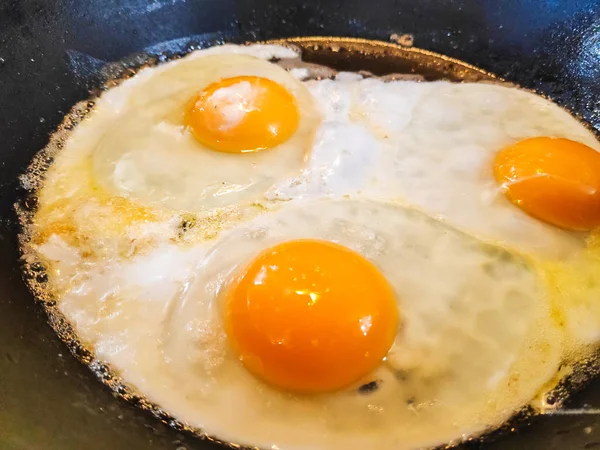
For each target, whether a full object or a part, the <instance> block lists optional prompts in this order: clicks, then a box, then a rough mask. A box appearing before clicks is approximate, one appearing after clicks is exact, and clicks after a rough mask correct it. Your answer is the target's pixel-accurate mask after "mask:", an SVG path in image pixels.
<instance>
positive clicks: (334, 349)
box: [225, 240, 398, 393]
mask: <svg viewBox="0 0 600 450" xmlns="http://www.w3.org/2000/svg"><path fill="white" fill-rule="evenodd" d="M225 323H226V330H227V334H228V336H229V338H230V340H231V342H232V346H233V347H234V349H235V350H236V351H237V352H238V354H239V356H240V359H241V361H242V363H243V364H244V365H245V367H246V368H247V369H248V370H249V371H250V372H252V373H253V374H254V375H256V376H257V377H259V378H261V379H263V380H264V381H266V382H268V383H270V384H272V385H275V386H277V387H279V388H283V389H287V390H291V391H295V392H304V393H316V392H326V391H331V390H335V389H340V388H343V387H346V386H348V385H350V384H352V383H354V382H356V381H358V380H360V379H361V378H362V377H363V376H365V375H368V374H369V373H370V372H371V371H373V369H375V368H376V367H377V366H378V365H379V364H380V363H381V360H382V359H383V358H384V357H385V356H386V354H387V352H388V350H389V349H390V347H391V345H392V343H393V342H394V339H395V336H396V334H397V328H398V310H397V306H396V301H395V296H394V293H393V291H392V289H391V287H390V285H389V284H388V282H387V281H386V279H385V278H384V277H383V275H382V274H381V273H380V272H379V271H378V270H377V268H376V267H375V266H374V265H373V264H371V263H370V262H369V261H367V260H366V259H365V258H363V257H362V256H361V255H359V254H358V253H355V252H354V251H352V250H349V249H347V248H345V247H342V246H340V245H338V244H334V243H331V242H325V241H313V240H298V241H290V242H286V243H283V244H280V245H278V246H275V247H273V248H270V249H268V250H266V251H265V252H263V253H262V254H260V255H259V256H258V257H256V258H255V259H254V260H253V261H252V262H251V263H250V264H249V265H248V266H247V267H246V268H244V270H243V271H242V272H241V273H240V274H239V275H238V276H237V278H236V279H235V281H234V282H233V284H232V286H231V287H230V288H229V290H228V292H227V294H226V298H225Z"/></svg>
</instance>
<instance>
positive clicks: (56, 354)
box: [0, 0, 600, 450]
mask: <svg viewBox="0 0 600 450" xmlns="http://www.w3.org/2000/svg"><path fill="white" fill-rule="evenodd" d="M392 34H397V35H403V34H410V35H412V38H413V40H414V45H415V46H417V47H420V48H425V49H427V50H432V51H436V52H440V53H443V54H446V55H448V56H450V57H454V58H458V59H461V60H464V61H466V62H468V63H471V64H474V65H475V66H478V67H480V68H482V69H484V70H486V71H490V72H492V73H494V74H497V75H498V76H500V77H503V78H505V79H507V80H508V81H512V82H516V83H518V84H520V85H521V86H523V87H526V88H531V89H535V90H537V91H538V92H540V93H542V94H545V95H548V96H550V97H551V98H553V99H554V100H555V101H557V102H558V103H560V104H562V105H564V106H566V107H567V108H569V109H571V110H572V111H573V112H574V113H576V114H578V115H579V116H580V117H582V118H584V119H585V120H586V121H587V122H588V123H589V124H590V125H591V126H592V127H594V128H596V129H600V119H599V118H598V113H599V108H598V99H599V98H600V83H598V79H599V78H600V2H597V1H591V0H590V1H574V0H571V1H569V0H553V1H551V0H547V1H543V2H539V1H533V0H520V1H513V0H509V1H504V2H497V1H494V0H472V1H470V0H464V1H450V0H440V1H433V0H422V1H420V2H415V1H391V0H384V1H378V2H366V1H357V0H350V1H345V2H341V1H314V2H310V3H304V2H295V1H283V2H277V3H276V4H275V3H269V2H266V1H260V0H259V1H248V2H235V1H232V0H226V1H218V0H214V1H213V0H203V1H191V0H190V1H185V0H157V1H141V0H135V1H114V0H113V1H99V0H94V1H87V2H83V1H81V2H75V1H73V2H71V1H48V2H44V1H33V0H23V1H6V2H4V3H2V4H1V5H0V107H1V109H0V138H1V139H0V168H1V169H0V449H2V450H4V449H10V450H12V449H19V450H20V449H27V450H29V449H61V450H62V449H64V450H70V449H81V448H90V449H117V450H118V449H121V448H122V449H138V448H139V449H147V448H157V449H169V448H173V449H178V448H179V449H182V448H188V449H204V448H207V449H208V448H218V447H217V446H216V445H215V444H211V443H208V442H201V441H198V440H197V439H195V438H193V437H191V436H189V435H188V434H186V433H185V432H180V431H177V430H175V429H173V428H171V427H169V426H167V425H165V424H162V423H160V421H158V420H156V419H155V418H153V417H152V416H151V415H150V414H147V413H144V412H143V411H140V410H139V409H137V408H135V407H134V406H133V405H131V404H129V403H126V402H124V401H122V400H120V399H116V398H115V396H114V394H113V393H112V392H111V391H110V390H109V389H108V388H106V387H105V386H103V385H102V384H101V383H99V382H98V381H97V380H96V379H95V375H94V374H92V372H91V371H89V370H88V369H87V368H86V367H84V366H83V365H82V364H80V363H79V362H78V361H77V360H76V359H75V358H73V357H72V356H71V354H70V353H69V350H68V348H67V347H66V346H65V345H64V344H63V343H62V342H61V341H60V340H59V339H58V338H56V336H55V335H54V333H53V331H52V330H51V328H50V327H49V326H48V325H47V317H46V316H45V314H44V312H43V310H42V308H41V307H40V306H39V305H37V304H35V302H34V299H33V298H32V296H31V294H29V292H28V291H27V289H26V288H25V284H24V283H23V280H22V278H21V272H20V268H19V265H18V252H17V248H16V235H17V232H18V229H17V225H16V220H15V214H14V210H13V204H14V202H15V201H17V200H19V199H21V198H23V196H24V195H25V193H24V192H23V191H21V190H20V189H19V187H18V182H17V177H18V174H19V173H21V172H22V171H23V170H24V169H25V167H26V166H27V164H28V162H29V161H30V160H31V157H32V156H33V155H34V154H35V153H36V151H38V150H39V149H41V148H42V147H43V146H44V145H45V144H46V142H47V140H48V136H49V134H50V133H51V132H52V130H53V129H54V128H55V127H56V126H57V125H58V124H59V123H60V121H61V120H62V117H63V116H64V115H65V114H66V113H67V112H68V111H69V109H70V107H71V106H72V105H73V104H74V103H75V102H77V101H79V100H82V99H84V98H86V97H88V96H89V90H90V89H93V88H95V87H98V86H99V85H100V84H101V83H102V81H103V75H102V73H103V71H102V70H101V69H102V67H103V66H104V65H105V63H106V62H110V61H118V60H122V59H123V58H125V57H127V56H128V55H131V54H134V53H139V52H146V53H152V54H158V55H161V56H162V57H166V56H170V55H172V54H176V53H182V52H185V51H186V50H189V49H190V48H192V47H196V46H205V45H209V44H213V43H219V42H222V41H228V42H246V41H255V40H265V39H276V38H282V37H289V36H312V35H321V36H353V37H361V38H370V39H380V40H383V41H389V39H390V36H391V35H392ZM319 42H322V41H319ZM317 43H318V42H317ZM303 44H304V45H305V46H306V48H307V52H306V55H307V57H308V58H310V59H311V60H313V61H315V62H330V63H332V64H335V65H337V66H338V67H339V68H341V69H367V70H372V71H375V72H377V71H380V73H383V72H385V71H389V70H391V69H390V67H389V64H392V65H394V64H396V65H399V66H402V64H404V63H403V61H404V60H403V59H402V58H398V57H396V58H394V57H393V55H389V54H386V52H385V49H383V48H382V47H381V46H375V47H371V50H370V51H369V49H368V48H367V49H365V48H363V50H364V51H363V54H362V57H361V58H358V61H359V62H357V58H356V55H354V56H353V55H352V54H351V52H350V53H348V52H346V53H344V52H342V53H341V54H340V53H338V54H337V55H327V49H326V46H324V47H322V48H320V49H315V47H314V44H315V43H311V42H307V41H304V42H303ZM357 45H358V44H357ZM341 47H344V46H343V45H341ZM367 47H368V46H367ZM359 53H360V51H359ZM144 57H147V56H142V59H143V58H144ZM323 58H324V59H325V60H323ZM129 61H132V62H134V63H135V62H136V61H137V62H140V61H141V60H140V59H135V58H133V59H129ZM390 61H392V62H391V63H390ZM394 61H395V62H394ZM457 67H458V69H460V65H458V66H457ZM473 74H474V76H477V73H476V72H475V71H474V72H473ZM595 406H596V407H600V386H599V385H598V384H592V385H591V386H589V387H588V388H587V389H586V390H584V391H583V392H581V393H580V394H579V395H577V396H575V397H574V399H573V400H572V402H571V403H570V404H569V405H568V407H569V408H570V409H571V410H574V411H572V413H573V414H569V415H556V416H545V417H542V418H540V419H538V420H535V421H534V423H533V424H532V426H530V427H527V428H525V429H523V430H522V431H520V432H518V433H509V434H508V435H507V436H504V437H502V438H501V439H499V440H497V441H496V442H492V443H486V444H479V443H472V444H470V445H469V446H470V447H475V448H479V447H481V448H485V449H494V450H501V449H534V450H535V449H548V450H549V449H573V450H579V449H581V450H583V449H593V448H600V418H599V417H597V416H596V415H595V414H594V407H595ZM575 413H580V414H575ZM167 421H168V419H167Z"/></svg>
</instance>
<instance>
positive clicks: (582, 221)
mask: <svg viewBox="0 0 600 450" xmlns="http://www.w3.org/2000/svg"><path fill="white" fill-rule="evenodd" d="M494 176H495V178H496V180H497V182H498V183H499V184H500V185H501V187H502V188H503V189H504V191H505V193H506V195H507V197H508V198H509V200H511V201H512V202H513V203H514V204H516V205H517V206H519V207H520V208H521V209H522V210H523V211H525V212H526V213H528V214H530V215H531V216H534V217H536V218H538V219H540V220H543V221H545V222H548V223H550V224H552V225H555V226H558V227H561V228H566V229H569V230H590V229H592V228H595V227H597V226H599V225H600V153H598V152H597V151H595V150H594V149H592V148H590V147H588V146H587V145H584V144H581V143H579V142H575V141H571V140H569V139H557V138H549V137H538V138H532V139H525V140H523V141H520V142H517V143H516V144H514V145H511V146H509V147H506V148H504V149H503V150H501V151H500V152H499V153H498V154H497V155H496V158H495V161H494Z"/></svg>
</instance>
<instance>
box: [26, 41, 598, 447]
mask: <svg viewBox="0 0 600 450" xmlns="http://www.w3.org/2000/svg"><path fill="white" fill-rule="evenodd" d="M254 43H255V42H249V43H247V45H249V44H254ZM258 43H259V44H277V45H283V46H287V47H291V48H294V49H297V50H298V51H299V53H301V54H302V57H301V58H302V59H303V58H304V56H305V54H306V53H310V51H312V52H316V53H319V52H320V53H326V54H327V53H332V54H336V53H340V52H348V54H347V56H348V57H350V58H354V59H356V60H357V61H358V64H357V65H360V58H361V55H362V56H363V57H365V56H376V57H378V58H381V59H382V60H383V62H384V63H385V59H395V60H404V61H406V62H408V63H409V64H411V65H412V66H414V67H416V69H415V70H414V72H412V73H409V74H402V73H398V74H394V75H395V76H397V77H398V78H405V77H406V78H408V79H415V77H414V76H415V75H417V76H419V71H421V70H424V69H425V70H430V71H431V72H432V73H436V74H437V79H448V78H449V79H450V81H468V82H475V81H476V82H484V83H486V82H487V83H495V84H498V83H500V84H507V85H511V84H510V83H507V82H506V81H504V80H502V79H500V78H498V77H496V76H494V75H492V74H491V73H488V72H485V71H483V70H481V69H478V68H477V67H475V66H472V65H470V64H467V63H464V62H462V61H459V60H457V59H453V58H449V57H447V56H444V55H440V54H437V53H434V52H430V51H426V50H421V49H418V48H407V47H403V46H401V45H398V44H392V43H388V42H382V41H373V40H366V39H356V38H331V37H306V38H289V39H281V40H271V41H264V42H258ZM198 48H199V47H195V46H187V47H186V50H185V51H183V52H181V53H171V54H168V55H167V56H165V54H161V55H155V54H148V53H141V54H137V55H133V56H131V57H128V58H125V59H124V60H123V61H121V62H118V63H111V64H108V65H107V66H106V67H105V68H103V70H102V71H101V73H100V74H99V75H100V77H99V82H100V85H99V86H98V87H97V88H96V89H93V90H91V91H90V94H91V95H90V98H89V99H88V100H84V101H81V102H79V103H77V104H75V106H73V108H72V109H71V111H70V112H69V113H68V114H67V115H66V116H65V118H64V120H63V122H62V123H61V125H60V126H59V127H58V128H57V130H56V131H55V132H54V133H53V134H52V135H51V136H50V139H49V142H48V144H47V146H46V147H45V148H44V149H42V150H41V151H39V152H38V153H37V154H36V155H35V156H34V158H33V159H32V162H31V164H30V165H29V167H28V168H27V170H26V172H25V173H24V174H22V175H21V176H20V181H21V185H22V186H23V188H24V189H25V192H26V193H25V195H24V197H23V198H22V199H20V200H19V201H18V202H17V203H15V205H14V206H15V210H16V212H17V215H18V218H19V222H20V227H21V232H20V234H19V237H18V238H19V251H20V257H21V258H20V259H21V264H22V270H23V279H24V281H25V283H26V285H27V286H28V288H29V290H30V291H31V293H32V295H33V297H34V299H35V301H36V302H37V303H39V304H40V305H41V306H42V307H43V308H44V310H45V311H46V314H47V316H48V323H49V324H50V326H51V327H52V328H53V330H54V331H55V332H56V334H57V335H58V337H59V338H60V339H61V340H62V341H63V342H64V343H65V344H66V345H67V347H68V349H69V351H70V352H71V353H72V354H73V356H74V357H75V358H76V359H78V360H79V361H80V362H81V363H83V364H85V365H86V366H88V368H89V369H90V370H91V371H92V372H93V373H94V374H95V375H96V377H97V378H98V379H99V380H100V381H101V382H102V383H103V384H105V385H106V386H108V387H109V388H110V389H111V390H112V391H113V392H114V393H115V396H117V397H121V398H122V399H124V400H125V401H127V402H128V403H130V404H131V405H133V406H136V407H138V408H140V409H141V410H143V411H145V412H146V413H149V414H151V415H152V416H154V417H155V418H156V419H158V420H160V421H161V422H163V423H164V424H166V425H168V426H169V427H171V428H174V429H175V430H177V431H180V432H185V433H189V434H190V435H193V436H195V437H198V438H200V439H203V440H206V441H210V442H214V443H217V444H220V445H223V446H225V447H229V448H233V449H240V450H259V449H258V448H257V447H248V446H244V445H240V444H236V443H231V442H225V441H222V440H220V439H218V438H215V437H212V436H209V435H208V434H206V433H205V432H204V431H202V430H201V429H198V428H194V427H190V426H188V425H186V424H184V423H182V422H181V421H179V420H177V419H175V418H174V417H172V416H170V415H169V414H168V413H166V412H165V411H163V410H162V409H161V408H160V407H159V406H158V405H156V404H154V403H152V402H150V401H148V400H147V399H146V398H145V397H144V396H143V395H141V394H138V393H137V392H135V390H133V389H132V388H130V387H128V386H127V385H126V383H125V382H123V380H122V379H121V378H120V377H119V376H117V375H116V374H115V372H114V371H113V370H112V369H111V368H110V366H109V365H108V364H106V363H104V362H102V361H99V360H97V359H96V358H95V357H94V355H93V352H92V351H90V350H89V349H88V348H86V346H85V343H84V342H82V341H80V340H79V338H78V337H77V334H76V332H75V330H74V329H73V327H72V326H71V324H70V323H69V322H68V320H67V319H66V318H65V316H64V315H63V314H62V313H61V312H60V311H59V309H58V307H57V301H56V300H57V299H56V297H55V294H54V293H53V292H52V289H51V287H50V286H48V284H47V281H48V277H47V274H46V273H45V267H44V264H43V262H42V261H41V260H40V259H39V258H38V256H37V254H36V251H35V249H34V247H33V245H32V243H31V235H30V226H31V224H32V220H33V217H34V216H35V212H36V209H37V197H36V194H37V192H38V190H39V189H40V188H41V187H42V185H43V183H44V179H45V176H44V175H45V172H46V170H47V169H48V168H49V167H50V166H51V164H52V162H53V161H54V157H55V156H56V154H57V153H58V152H59V151H60V150H61V149H62V148H63V146H64V143H65V141H66V140H67V139H68V137H69V135H70V133H71V131H72V130H73V129H74V128H75V127H76V126H77V124H78V123H80V122H81V121H82V120H83V119H84V118H85V117H86V115H87V114H89V113H90V112H91V111H92V110H93V108H94V105H95V100H96V99H97V98H98V97H99V96H100V95H101V94H102V92H103V91H106V90H108V89H110V88H112V87H114V86H117V85H119V84H120V83H122V82H123V81H125V80H126V79H128V78H131V77H132V76H134V75H135V74H136V73H137V72H138V71H140V70H141V69H143V68H146V67H153V66H156V65H158V64H161V63H164V62H167V61H171V60H175V59H179V58H181V57H183V56H185V55H186V54H188V53H190V52H192V51H194V50H197V49H198ZM326 56H327V55H326ZM308 59H309V61H308V62H305V63H302V62H301V61H300V59H299V60H296V62H295V63H297V64H298V65H297V66H296V67H303V68H306V69H308V70H309V73H310V72H311V70H312V71H313V72H312V73H311V75H309V77H311V76H312V77H313V78H328V77H332V76H335V74H336V73H337V71H336V70H332V71H327V70H326V69H324V68H323V66H322V65H320V66H318V65H315V64H313V63H312V62H311V61H310V58H308ZM284 67H285V66H284ZM361 74H362V75H363V76H371V74H370V73H369V72H362V73H361ZM383 78H384V79H385V78H386V77H385V76H383ZM387 79H390V77H389V76H388V77H387ZM513 86H515V85H513ZM536 94H538V95H539V93H537V92H536ZM581 122H582V123H585V122H584V121H583V120H581ZM586 125H587V124H586ZM588 127H589V126H588ZM589 128H590V129H591V127H589ZM594 375H595V374H594ZM590 379H591V377H581V376H578V377H567V378H566V379H564V380H563V381H561V383H560V384H559V385H558V387H557V388H556V389H555V390H554V391H553V393H551V395H554V396H555V403H554V404H555V405H556V406H557V407H559V406H560V405H562V403H563V401H564V400H566V398H567V397H568V395H570V394H571V393H573V392H574V391H576V390H579V389H581V388H582V387H583V386H584V385H585V384H587V383H588V382H589V381H590ZM536 418H537V415H536V414H534V410H533V409H532V408H530V407H525V408H523V409H522V410H521V411H519V412H517V414H516V415H515V416H514V417H513V418H512V419H510V420H509V421H508V422H507V423H505V424H504V425H503V426H502V427H501V428H499V429H495V430H493V429H489V430H484V431H482V433H481V434H480V435H478V436H471V437H469V438H465V439H464V440H460V441H455V442H452V443H449V444H448V445H442V446H440V447H437V448H438V449H451V448H457V447H459V446H461V445H465V444H466V446H467V447H469V446H470V444H474V445H479V444H481V443H482V442H491V441H494V440H496V439H497V438H499V437H501V436H504V435H506V434H508V433H513V432H515V431H517V430H518V429H520V428H521V427H522V426H524V425H527V424H529V423H531V422H532V421H534V420H535V419H536Z"/></svg>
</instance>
